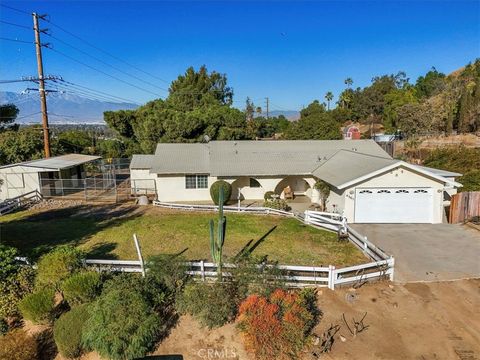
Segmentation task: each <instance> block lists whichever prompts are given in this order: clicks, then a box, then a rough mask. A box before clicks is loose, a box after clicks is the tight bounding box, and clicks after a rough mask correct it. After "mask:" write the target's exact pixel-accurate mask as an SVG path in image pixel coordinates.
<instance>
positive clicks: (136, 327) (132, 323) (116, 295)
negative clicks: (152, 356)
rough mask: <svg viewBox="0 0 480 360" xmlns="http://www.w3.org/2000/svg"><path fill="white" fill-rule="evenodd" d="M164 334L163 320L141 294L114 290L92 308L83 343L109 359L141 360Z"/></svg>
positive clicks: (107, 292) (130, 290)
mask: <svg viewBox="0 0 480 360" xmlns="http://www.w3.org/2000/svg"><path fill="white" fill-rule="evenodd" d="M161 330H162V323H161V321H160V318H159V317H158V315H157V314H156V313H155V312H154V311H153V309H152V308H151V306H150V304H149V303H148V301H146V300H145V299H144V298H143V297H142V294H141V293H138V292H135V291H134V290H132V289H128V288H127V289H113V288H111V289H110V290H109V291H105V290H104V291H103V292H102V295H100V297H99V298H98V300H97V301H96V302H94V303H93V304H92V308H91V310H90V317H89V319H88V320H87V322H86V324H85V327H84V332H83V334H82V341H83V343H84V345H85V346H86V347H87V348H88V349H91V350H95V351H97V352H98V353H99V354H100V355H101V356H102V357H105V358H110V359H131V358H141V357H144V356H145V355H146V354H147V352H149V351H150V350H152V347H153V346H154V345H155V342H156V341H157V339H158V335H159V334H160V332H161ZM112 334H114V336H112Z"/></svg>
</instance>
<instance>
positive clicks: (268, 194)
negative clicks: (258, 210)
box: [263, 191, 275, 201]
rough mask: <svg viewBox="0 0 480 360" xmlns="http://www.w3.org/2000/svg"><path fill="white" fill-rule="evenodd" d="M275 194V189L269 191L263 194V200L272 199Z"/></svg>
mask: <svg viewBox="0 0 480 360" xmlns="http://www.w3.org/2000/svg"><path fill="white" fill-rule="evenodd" d="M273 195H275V192H274V191H267V192H266V193H265V194H264V195H263V200H265V201H268V200H272V199H273V197H272V196H273Z"/></svg>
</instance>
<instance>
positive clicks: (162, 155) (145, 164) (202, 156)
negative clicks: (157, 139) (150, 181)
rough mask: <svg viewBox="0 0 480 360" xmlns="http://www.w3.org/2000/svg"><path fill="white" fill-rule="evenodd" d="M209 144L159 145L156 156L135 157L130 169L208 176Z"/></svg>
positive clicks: (156, 172)
mask: <svg viewBox="0 0 480 360" xmlns="http://www.w3.org/2000/svg"><path fill="white" fill-rule="evenodd" d="M208 152H209V149H208V146H207V144H158V145H157V149H156V150H155V155H134V156H133V158H132V162H131V163H130V169H150V172H151V173H155V174H192V173H193V174H199V173H200V174H202V173H203V174H208V173H210V169H209V157H208Z"/></svg>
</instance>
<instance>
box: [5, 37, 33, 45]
mask: <svg viewBox="0 0 480 360" xmlns="http://www.w3.org/2000/svg"><path fill="white" fill-rule="evenodd" d="M0 40H6V41H15V42H19V43H25V44H35V42H34V41H26V40H19V39H11V38H5V37H0Z"/></svg>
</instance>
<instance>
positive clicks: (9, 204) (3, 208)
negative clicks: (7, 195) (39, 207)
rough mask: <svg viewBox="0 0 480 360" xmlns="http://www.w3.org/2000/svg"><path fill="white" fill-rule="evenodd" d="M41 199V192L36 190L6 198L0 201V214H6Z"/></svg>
mask: <svg viewBox="0 0 480 360" xmlns="http://www.w3.org/2000/svg"><path fill="white" fill-rule="evenodd" d="M41 200H42V194H40V193H39V192H38V191H37V190H33V191H30V192H28V193H25V194H23V195H19V196H16V197H14V198H11V199H7V200H5V201H3V202H1V203H0V216H1V215H4V214H8V213H10V212H12V211H14V210H16V209H18V208H22V207H24V206H27V205H30V204H34V203H37V202H39V201H41Z"/></svg>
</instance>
